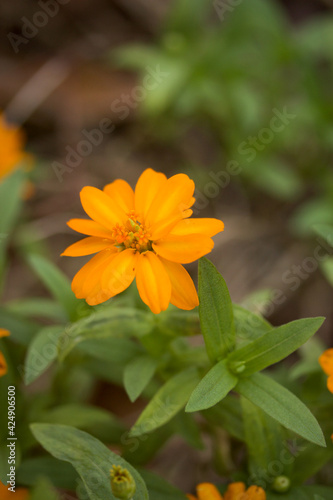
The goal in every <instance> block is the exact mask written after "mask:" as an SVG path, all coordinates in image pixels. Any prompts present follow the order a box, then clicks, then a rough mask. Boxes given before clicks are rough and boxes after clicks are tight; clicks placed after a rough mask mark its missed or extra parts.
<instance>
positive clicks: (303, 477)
mask: <svg viewBox="0 0 333 500" xmlns="http://www.w3.org/2000/svg"><path fill="white" fill-rule="evenodd" d="M332 459H333V447H332V446H330V447H329V448H326V449H325V450H323V449H322V448H318V446H316V445H313V444H309V445H308V446H306V448H305V449H302V451H301V452H300V453H299V454H298V455H297V456H296V457H295V462H294V466H293V471H292V473H291V476H290V478H291V480H292V483H293V484H295V485H302V484H304V483H305V481H307V480H308V479H310V478H312V477H313V476H314V475H315V474H317V472H319V471H320V470H321V469H322V468H323V467H324V465H325V464H326V463H327V462H329V461H330V460H332Z"/></svg>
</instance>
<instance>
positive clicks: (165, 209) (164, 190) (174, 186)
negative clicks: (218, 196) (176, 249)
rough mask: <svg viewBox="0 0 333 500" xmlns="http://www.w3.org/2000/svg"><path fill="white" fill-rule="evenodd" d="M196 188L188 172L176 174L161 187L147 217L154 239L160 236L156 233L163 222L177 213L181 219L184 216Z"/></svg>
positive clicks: (146, 220) (146, 221)
mask: <svg viewBox="0 0 333 500" xmlns="http://www.w3.org/2000/svg"><path fill="white" fill-rule="evenodd" d="M194 188H195V186H194V182H193V181H192V179H190V178H189V177H188V176H187V175H186V174H177V175H174V176H172V177H170V179H168V180H167V181H166V182H165V183H164V184H163V185H162V186H161V187H160V189H159V190H158V192H157V194H156V197H155V199H154V201H153V202H152V204H151V206H150V208H149V210H148V212H147V215H146V219H145V223H146V224H147V226H150V230H151V233H152V235H153V239H157V238H159V237H160V236H157V235H156V234H154V233H156V232H157V231H158V229H159V226H160V225H161V223H165V221H166V220H168V219H173V218H174V217H175V216H176V215H177V216H179V220H181V219H182V218H183V212H184V210H187V209H188V208H189V203H190V200H191V199H192V195H193V192H194Z"/></svg>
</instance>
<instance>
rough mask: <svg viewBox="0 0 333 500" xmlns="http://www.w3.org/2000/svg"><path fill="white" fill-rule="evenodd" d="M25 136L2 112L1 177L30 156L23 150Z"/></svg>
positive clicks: (0, 141) (0, 128)
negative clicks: (9, 122) (8, 121)
mask: <svg viewBox="0 0 333 500" xmlns="http://www.w3.org/2000/svg"><path fill="white" fill-rule="evenodd" d="M23 146H24V137H23V133H22V132H21V130H20V129H19V128H17V127H15V126H13V125H9V124H8V123H7V122H6V119H5V117H4V115H3V113H0V179H1V178H2V177H4V176H5V175H7V174H8V173H10V172H12V170H14V169H15V167H17V166H18V165H19V164H20V163H21V162H22V161H24V160H27V159H29V158H30V156H29V155H28V153H26V152H25V151H24V150H23Z"/></svg>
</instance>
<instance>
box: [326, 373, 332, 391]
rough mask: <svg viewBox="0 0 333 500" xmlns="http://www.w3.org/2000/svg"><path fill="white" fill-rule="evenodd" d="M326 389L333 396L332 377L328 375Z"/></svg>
mask: <svg viewBox="0 0 333 500" xmlns="http://www.w3.org/2000/svg"><path fill="white" fill-rule="evenodd" d="M327 388H328V390H329V391H330V392H331V393H332V394H333V375H330V376H329V377H328V379H327Z"/></svg>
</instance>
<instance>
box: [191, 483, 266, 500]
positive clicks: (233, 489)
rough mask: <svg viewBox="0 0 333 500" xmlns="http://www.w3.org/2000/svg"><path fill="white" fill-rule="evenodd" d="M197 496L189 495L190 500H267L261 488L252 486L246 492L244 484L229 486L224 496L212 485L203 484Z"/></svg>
mask: <svg viewBox="0 0 333 500" xmlns="http://www.w3.org/2000/svg"><path fill="white" fill-rule="evenodd" d="M197 496H198V498H196V497H195V496H193V495H187V498H188V499H189V500H266V493H265V491H264V490H263V489H262V488H260V487H259V486H250V488H248V489H247V490H246V487H245V484H244V483H232V484H229V486H228V489H227V491H226V492H225V494H224V495H223V496H222V495H221V493H220V492H219V491H218V489H217V488H216V487H215V486H214V485H213V484H211V483H201V484H199V485H198V486H197Z"/></svg>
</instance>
